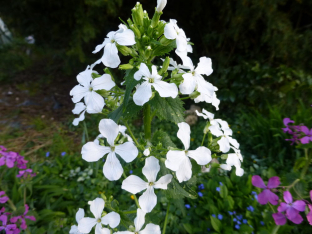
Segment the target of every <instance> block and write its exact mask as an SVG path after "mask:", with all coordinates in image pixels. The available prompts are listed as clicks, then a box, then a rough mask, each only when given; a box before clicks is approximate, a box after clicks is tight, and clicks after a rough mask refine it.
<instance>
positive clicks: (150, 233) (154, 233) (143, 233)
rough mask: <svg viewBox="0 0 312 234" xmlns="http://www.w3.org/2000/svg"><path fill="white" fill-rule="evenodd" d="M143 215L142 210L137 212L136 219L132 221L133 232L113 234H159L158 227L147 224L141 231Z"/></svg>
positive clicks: (143, 220) (116, 233)
mask: <svg viewBox="0 0 312 234" xmlns="http://www.w3.org/2000/svg"><path fill="white" fill-rule="evenodd" d="M145 214H146V213H145V212H144V211H143V210H141V209H138V210H137V217H136V218H135V219H134V227H135V231H134V232H129V231H123V232H115V233H114V234H161V232H160V227H159V226H158V225H155V224H152V223H149V224H147V225H146V226H145V228H144V229H143V230H141V229H142V227H143V225H144V223H145Z"/></svg>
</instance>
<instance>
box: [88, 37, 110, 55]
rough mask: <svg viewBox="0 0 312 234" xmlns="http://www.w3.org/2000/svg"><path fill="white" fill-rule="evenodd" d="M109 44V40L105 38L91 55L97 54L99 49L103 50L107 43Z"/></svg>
mask: <svg viewBox="0 0 312 234" xmlns="http://www.w3.org/2000/svg"><path fill="white" fill-rule="evenodd" d="M109 42H110V39H109V38H105V40H104V41H103V43H102V44H99V45H97V46H96V47H95V49H94V50H93V51H92V53H93V54H95V53H97V52H99V51H100V50H101V49H103V48H104V46H106V44H107V43H109Z"/></svg>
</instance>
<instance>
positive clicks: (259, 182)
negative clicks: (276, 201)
mask: <svg viewBox="0 0 312 234" xmlns="http://www.w3.org/2000/svg"><path fill="white" fill-rule="evenodd" d="M251 183H252V185H253V186H255V187H258V188H262V189H265V188H266V186H265V184H264V182H263V180H262V178H261V177H260V176H258V175H254V176H252V179H251ZM260 204H261V203H260ZM265 204H266V203H265Z"/></svg>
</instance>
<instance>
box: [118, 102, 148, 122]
mask: <svg viewBox="0 0 312 234" xmlns="http://www.w3.org/2000/svg"><path fill="white" fill-rule="evenodd" d="M142 108H143V106H138V105H136V104H135V103H134V101H133V100H132V99H130V100H129V102H128V104H127V107H126V109H125V110H124V112H123V116H125V117H126V118H127V119H132V118H136V117H137V116H138V113H139V112H140V110H142Z"/></svg>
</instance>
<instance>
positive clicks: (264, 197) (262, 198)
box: [258, 189, 278, 205]
mask: <svg viewBox="0 0 312 234" xmlns="http://www.w3.org/2000/svg"><path fill="white" fill-rule="evenodd" d="M258 202H259V203H260V204H261V205H265V204H267V203H268V202H270V203H271V204H272V205H277V204H278V196H277V195H276V194H274V193H273V192H271V191H270V190H269V189H265V190H263V191H262V192H261V193H260V194H259V195H258Z"/></svg>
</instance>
